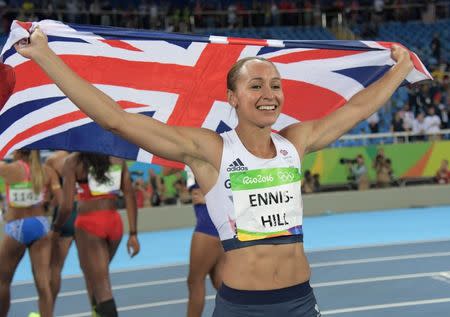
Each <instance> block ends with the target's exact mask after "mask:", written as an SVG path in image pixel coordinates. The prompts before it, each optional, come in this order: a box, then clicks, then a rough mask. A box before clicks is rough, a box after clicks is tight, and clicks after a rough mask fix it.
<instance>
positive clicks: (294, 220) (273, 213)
mask: <svg viewBox="0 0 450 317" xmlns="http://www.w3.org/2000/svg"><path fill="white" fill-rule="evenodd" d="M300 180H301V175H300V173H299V171H298V169H297V168H291V167H289V168H288V167H284V168H270V169H259V170H250V171H243V172H233V173H230V181H231V191H232V193H233V204H234V210H235V213H236V229H237V237H238V239H239V240H240V241H250V240H259V239H267V238H272V237H278V236H285V235H294V234H301V233H302V221H303V210H302V204H301V193H300V186H301V184H300Z"/></svg>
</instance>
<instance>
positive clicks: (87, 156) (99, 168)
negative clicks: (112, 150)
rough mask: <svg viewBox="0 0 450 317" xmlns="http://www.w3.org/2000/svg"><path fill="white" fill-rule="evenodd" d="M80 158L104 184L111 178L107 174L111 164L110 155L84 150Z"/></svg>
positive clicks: (84, 166)
mask: <svg viewBox="0 0 450 317" xmlns="http://www.w3.org/2000/svg"><path fill="white" fill-rule="evenodd" d="M79 160H80V162H81V164H83V168H84V169H85V170H86V171H88V172H90V173H92V174H93V175H94V178H95V180H96V181H97V182H99V183H101V184H103V183H106V182H108V181H109V180H110V179H109V178H108V177H107V175H106V173H107V172H108V170H109V167H110V166H111V162H110V160H109V156H108V155H105V154H97V153H88V152H82V153H80V154H79Z"/></svg>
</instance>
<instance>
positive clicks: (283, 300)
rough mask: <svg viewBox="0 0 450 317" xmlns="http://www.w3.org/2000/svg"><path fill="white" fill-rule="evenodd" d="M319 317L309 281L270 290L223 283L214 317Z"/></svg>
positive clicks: (217, 297)
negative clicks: (252, 289) (238, 287)
mask: <svg viewBox="0 0 450 317" xmlns="http://www.w3.org/2000/svg"><path fill="white" fill-rule="evenodd" d="M241 316H245V317H260V316H264V317H280V316H283V317H320V316H321V314H320V310H319V307H318V305H317V302H316V298H315V296H314V293H313V290H312V288H311V286H310V285H309V281H308V282H305V283H301V284H298V285H294V286H290V287H286V288H281V289H274V290H267V291H247V290H237V289H233V288H231V287H228V286H226V285H224V284H222V286H221V287H220V288H219V290H218V292H217V295H216V307H215V309H214V313H213V317H241Z"/></svg>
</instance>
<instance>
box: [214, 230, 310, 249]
mask: <svg viewBox="0 0 450 317" xmlns="http://www.w3.org/2000/svg"><path fill="white" fill-rule="evenodd" d="M297 242H303V235H302V234H296V235H291V236H280V237H274V238H268V239H260V240H252V241H240V240H239V239H238V238H233V239H227V240H222V246H223V249H224V250H225V252H226V251H230V250H235V249H241V248H246V247H251V246H254V245H264V244H290V243H297Z"/></svg>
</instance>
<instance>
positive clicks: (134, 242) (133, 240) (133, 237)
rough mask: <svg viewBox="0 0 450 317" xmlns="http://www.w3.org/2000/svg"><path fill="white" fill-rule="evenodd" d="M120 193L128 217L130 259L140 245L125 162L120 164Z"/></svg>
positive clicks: (133, 201) (135, 207) (134, 198)
mask: <svg viewBox="0 0 450 317" xmlns="http://www.w3.org/2000/svg"><path fill="white" fill-rule="evenodd" d="M121 189H122V192H123V195H124V198H125V207H126V209H127V215H128V227H129V230H130V231H129V237H128V242H127V249H128V253H129V254H130V255H131V257H133V256H135V255H136V254H138V253H139V250H140V245H139V241H138V239H137V204H136V196H135V194H134V188H133V184H132V182H131V176H130V171H129V170H128V167H127V164H126V162H125V161H123V163H122V188H121Z"/></svg>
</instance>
